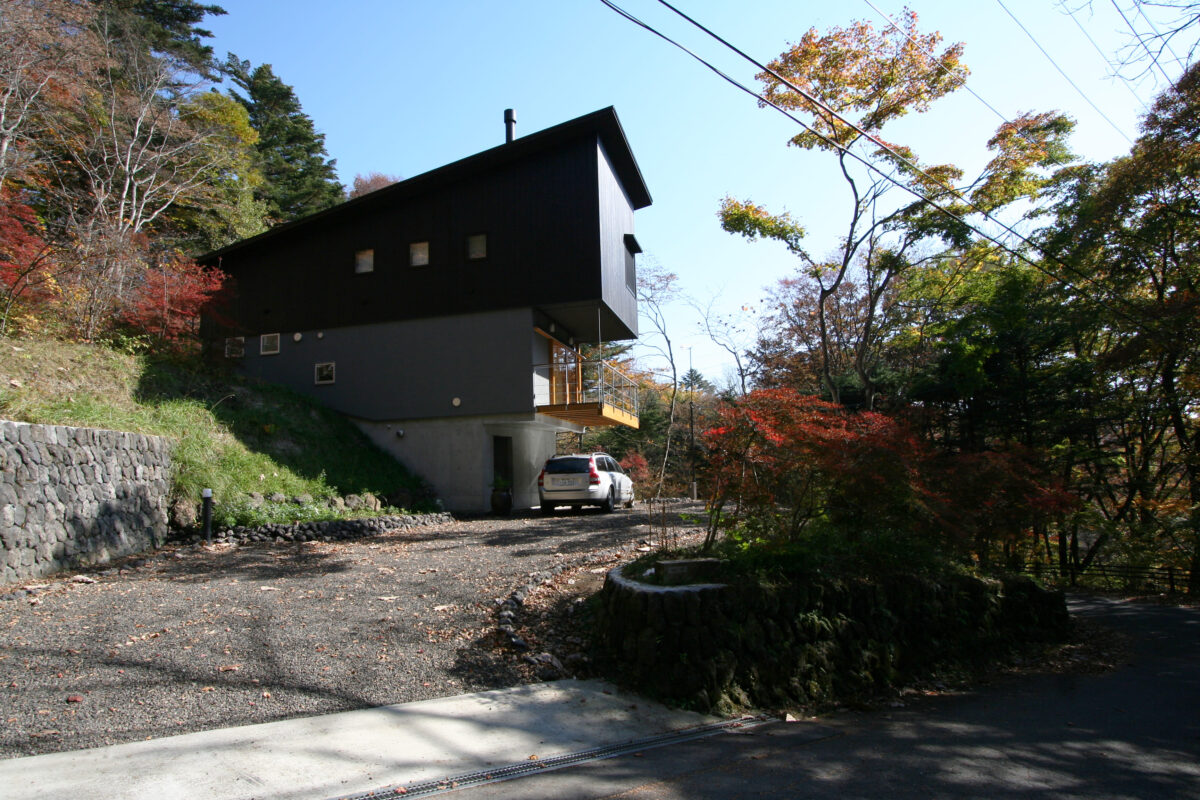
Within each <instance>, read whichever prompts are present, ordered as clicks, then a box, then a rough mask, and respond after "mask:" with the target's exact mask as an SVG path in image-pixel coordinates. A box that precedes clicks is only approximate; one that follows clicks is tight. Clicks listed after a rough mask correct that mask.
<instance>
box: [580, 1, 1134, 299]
mask: <svg viewBox="0 0 1200 800" xmlns="http://www.w3.org/2000/svg"><path fill="white" fill-rule="evenodd" d="M658 1H659V3H661V4H662V5H664V6H666V7H667V8H669V9H671V10H672V11H674V12H675V13H676V14H678V15H679V16H681V17H683V18H684V19H685V20H687V21H688V22H690V23H691V24H692V25H694V26H696V27H697V28H699V29H700V30H702V31H704V32H705V33H707V34H708V35H709V36H711V37H713V38H714V39H716V40H717V41H718V42H720V43H721V44H723V45H724V46H725V47H727V48H729V49H730V50H732V51H733V52H735V53H737V54H738V55H740V56H742V57H743V58H744V59H746V60H747V61H749V62H750V63H752V64H754V65H755V66H757V67H758V68H760V69H762V70H764V71H766V72H768V73H770V74H771V75H772V76H774V77H775V78H776V79H777V80H779V81H781V82H782V83H784V84H785V85H787V86H789V87H791V88H792V89H793V90H795V91H796V92H798V93H799V94H800V95H801V96H802V97H806V99H809V102H811V103H813V104H814V105H816V106H817V107H818V108H821V109H822V110H823V111H825V112H827V113H828V114H830V115H832V116H834V117H836V118H838V119H839V120H841V121H843V122H844V123H845V124H847V125H848V126H849V127H851V128H852V129H853V130H855V131H857V132H858V133H860V134H861V135H863V136H866V137H867V138H869V139H871V141H873V142H876V143H877V144H880V146H881V147H884V148H885V149H888V148H887V146H886V144H881V143H880V142H879V140H878V139H876V138H875V137H872V136H870V134H868V133H866V132H865V131H863V130H862V129H861V128H859V127H858V126H857V125H855V124H854V123H852V122H850V121H848V120H845V118H843V117H841V115H840V114H838V113H837V112H836V111H834V110H833V109H831V108H829V107H828V106H826V105H824V104H823V103H821V102H820V101H819V100H817V99H816V98H809V97H807V93H805V92H803V91H802V90H801V89H799V88H798V87H796V86H794V85H793V84H792V83H791V82H790V81H788V80H786V79H785V78H783V77H782V76H780V75H778V73H776V72H775V71H774V70H771V69H769V68H768V67H766V66H764V65H762V64H760V63H759V62H758V61H756V60H755V59H754V58H752V57H751V56H749V55H747V54H746V53H745V52H743V51H742V50H740V49H738V48H737V47H736V46H734V45H733V44H731V43H729V42H728V41H726V40H725V39H724V38H722V37H721V36H719V35H718V34H716V33H714V32H713V31H711V30H709V29H708V28H706V27H705V26H704V25H701V24H700V23H699V22H697V21H696V20H694V19H692V18H691V17H689V16H688V15H687V14H684V13H683V12H682V11H680V10H679V9H677V8H675V7H674V6H672V5H671V4H670V3H668V2H666V0H658ZM600 2H601V3H603V4H604V5H605V6H607V7H608V8H609V9H611V10H612V11H615V12H616V13H617V14H619V15H620V16H622V17H624V18H625V19H627V20H629V21H630V22H632V23H633V24H635V25H637V26H639V27H641V28H643V29H644V30H646V31H648V32H649V33H652V34H654V35H655V36H657V37H659V38H660V39H662V40H663V41H665V42H667V43H668V44H670V45H672V46H673V47H676V48H678V49H679V50H682V51H683V52H684V53H687V54H688V55H689V56H691V57H692V58H693V59H695V60H696V61H697V62H699V63H700V64H702V65H704V66H705V67H707V68H708V69H709V70H710V71H712V72H713V73H714V74H716V75H717V76H719V77H720V78H721V79H722V80H724V81H726V82H727V83H729V84H730V85H732V86H733V87H735V88H736V89H738V90H740V91H742V92H744V93H746V94H748V95H750V96H751V97H754V98H756V99H757V100H758V101H759V102H760V103H761V104H763V105H766V106H770V107H771V108H773V109H775V110H776V111H778V112H779V113H781V114H783V115H784V116H785V117H787V118H788V119H790V120H792V121H793V122H795V123H796V124H797V125H799V126H800V127H802V128H803V129H804V130H806V131H808V132H810V133H812V134H813V135H814V136H816V137H817V138H819V139H821V140H822V141H823V142H825V143H826V144H828V145H830V146H831V147H834V148H835V149H837V150H839V151H840V152H842V153H844V154H846V155H847V156H849V157H851V158H853V159H854V160H856V161H858V162H859V163H860V164H862V165H863V166H865V167H866V168H867V169H869V170H871V171H872V172H874V173H876V174H877V175H879V176H880V177H882V178H883V179H884V180H886V181H888V182H889V183H891V184H893V185H894V186H897V187H899V188H900V189H902V190H904V191H905V192H908V193H909V194H911V195H913V196H914V197H916V198H918V199H919V200H922V201H923V202H925V203H928V204H929V205H930V206H932V207H933V208H935V209H937V210H938V211H940V212H941V213H943V214H945V215H946V216H947V217H949V218H950V219H953V220H955V221H956V222H959V223H961V224H962V225H963V226H964V227H966V228H967V229H968V230H970V231H972V232H973V233H976V234H978V235H979V236H981V237H983V238H984V239H986V240H988V241H989V242H991V243H992V244H995V245H996V246H998V247H999V248H1000V249H1002V250H1004V251H1005V252H1007V253H1009V254H1010V255H1012V256H1014V257H1016V258H1017V259H1019V260H1021V261H1023V262H1025V263H1026V264H1028V265H1029V266H1030V267H1033V269H1035V270H1037V271H1038V272H1040V273H1042V274H1043V275H1045V276H1046V277H1048V278H1050V279H1051V280H1054V281H1056V282H1058V283H1061V284H1063V285H1064V286H1067V287H1071V288H1075V289H1078V288H1079V287H1077V286H1075V284H1073V283H1072V282H1071V281H1068V280H1067V279H1066V278H1064V277H1062V276H1060V275H1057V274H1055V273H1053V272H1051V271H1050V270H1048V269H1046V268H1045V267H1043V266H1042V265H1041V264H1038V263H1037V262H1035V261H1033V260H1032V259H1030V258H1028V257H1027V256H1026V255H1025V254H1024V253H1021V252H1020V251H1018V250H1014V249H1013V248H1011V247H1009V246H1008V245H1007V244H1005V243H1004V242H1002V241H1000V240H999V239H997V238H996V237H994V236H992V235H991V234H988V233H986V232H985V231H983V230H981V229H979V228H978V227H976V226H975V225H972V224H971V223H970V222H967V221H966V220H965V219H963V218H962V217H960V216H958V215H957V214H955V213H954V212H953V211H951V210H950V209H948V208H946V207H945V206H943V205H941V204H939V203H938V202H936V201H935V200H933V199H932V198H930V197H928V196H926V195H924V194H922V193H921V192H918V191H917V190H916V189H913V188H912V187H911V186H909V185H907V184H905V183H902V182H900V181H899V180H897V179H896V178H895V177H893V176H892V175H889V174H887V173H885V172H883V171H882V170H881V169H879V167H878V166H876V165H875V164H873V163H871V162H869V161H867V160H866V159H864V158H863V157H862V156H859V155H858V154H857V153H855V152H853V151H852V150H850V148H849V147H848V146H846V145H843V144H841V143H840V142H837V141H835V140H833V139H830V138H829V137H827V136H825V135H824V134H823V133H821V132H820V131H818V130H816V129H814V128H813V127H812V126H810V125H809V124H808V123H806V122H804V121H803V120H802V119H800V118H799V117H797V116H795V115H794V114H792V113H791V112H789V111H788V110H787V109H784V108H783V107H781V106H779V105H778V104H776V103H774V102H772V101H771V100H769V99H767V98H766V97H765V96H763V95H761V94H759V93H758V92H755V91H754V90H753V89H750V88H749V87H747V86H745V85H743V84H742V83H740V82H739V81H737V80H736V79H734V78H732V77H730V76H729V75H727V74H726V73H724V72H722V71H721V70H720V69H719V68H717V67H716V66H715V65H713V64H712V63H710V62H709V61H707V60H705V59H704V58H702V57H701V56H699V55H697V54H696V53H695V52H693V51H692V50H690V49H688V48H687V47H685V46H684V45H682V44H680V43H679V42H677V41H675V40H674V39H672V38H671V37H669V36H667V35H666V34H665V33H662V32H661V31H659V30H657V29H656V28H654V27H653V26H651V25H649V24H647V23H645V22H643V21H642V20H640V19H638V18H637V17H635V16H633V15H632V14H630V13H629V12H627V11H625V10H624V9H623V8H621V7H620V6H618V5H616V3H614V2H613V0H600ZM889 152H892V151H890V149H889ZM906 163H908V162H907V161H906ZM913 169H915V170H916V171H918V172H920V173H921V174H922V175H925V177H927V178H929V179H930V180H931V181H932V182H935V183H937V184H938V185H941V186H943V187H945V184H944V183H942V182H941V181H940V180H937V179H935V178H933V177H932V176H929V175H928V174H926V173H925V172H924V171H923V170H921V169H920V168H919V167H913ZM950 191H951V193H952V194H954V195H955V196H958V197H960V198H961V195H959V194H958V192H957V191H956V190H954V189H950ZM962 199H964V200H966V198H962ZM966 202H968V204H970V201H966ZM972 207H973V208H976V210H978V211H980V213H982V214H983V215H984V216H985V217H987V218H988V219H989V220H992V221H993V222H996V223H997V224H998V225H999V226H1000V227H1002V228H1004V230H1006V231H1007V232H1008V233H1010V234H1012V235H1013V236H1015V237H1016V238H1018V239H1020V240H1021V241H1022V242H1024V243H1025V244H1027V245H1029V246H1030V247H1031V248H1032V249H1034V250H1036V251H1037V252H1038V253H1040V254H1041V255H1042V256H1043V257H1044V258H1046V259H1047V260H1050V261H1052V262H1054V263H1056V264H1058V265H1059V266H1061V267H1062V268H1063V269H1064V270H1066V271H1067V272H1071V273H1074V274H1075V275H1076V276H1077V277H1078V278H1080V279H1081V280H1082V281H1084V282H1085V283H1090V284H1092V285H1094V286H1096V287H1097V288H1099V289H1101V290H1102V291H1105V287H1104V286H1102V285H1101V284H1099V283H1098V282H1097V281H1096V280H1095V279H1093V278H1091V277H1090V276H1088V275H1084V274H1082V273H1080V272H1079V271H1078V270H1075V269H1074V268H1072V267H1071V266H1070V265H1068V264H1066V263H1065V262H1063V261H1062V260H1061V259H1059V258H1057V257H1055V256H1052V255H1050V254H1048V253H1046V252H1045V251H1044V250H1043V249H1042V248H1041V247H1040V246H1039V245H1038V244H1037V243H1035V242H1033V241H1031V240H1029V239H1028V238H1026V237H1025V236H1023V235H1021V234H1020V233H1018V232H1016V231H1014V230H1013V229H1012V228H1010V227H1009V226H1007V225H1005V224H1004V223H1003V222H1000V221H999V220H996V219H995V218H994V217H992V216H991V215H990V214H988V213H987V212H986V211H983V210H982V209H978V208H977V207H976V206H974V205H973V204H972ZM1109 294H1111V292H1109ZM1116 299H1117V301H1118V302H1120V298H1116ZM1113 310H1114V311H1116V312H1117V313H1118V314H1120V315H1121V316H1124V317H1127V318H1128V319H1129V320H1131V321H1133V322H1136V321H1137V320H1136V318H1134V317H1133V316H1132V315H1129V314H1126V313H1124V312H1123V311H1121V310H1119V309H1116V308H1114V309H1113Z"/></svg>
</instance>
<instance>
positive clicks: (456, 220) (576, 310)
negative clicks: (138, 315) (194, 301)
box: [201, 108, 651, 511]
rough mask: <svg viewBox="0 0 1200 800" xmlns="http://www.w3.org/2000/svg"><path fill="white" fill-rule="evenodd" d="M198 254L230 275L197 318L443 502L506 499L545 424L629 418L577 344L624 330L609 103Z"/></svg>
mask: <svg viewBox="0 0 1200 800" xmlns="http://www.w3.org/2000/svg"><path fill="white" fill-rule="evenodd" d="M505 121H506V123H507V133H508V136H507V139H508V141H507V142H506V143H505V144H503V145H500V146H498V147H495V148H493V149H491V150H487V151H484V152H482V153H479V154H477V155H474V156H471V157H469V158H465V159H463V160H461V161H457V162H455V163H453V164H449V165H447V166H444V167H441V168H439V169H435V170H433V171H432V172H427V173H425V174H423V175H419V176H417V177H415V178H410V179H408V180H405V181H402V182H400V183H396V184H393V185H391V186H388V187H386V188H384V189H380V190H378V191H375V192H372V193H370V194H368V195H364V196H362V197H359V198H356V199H354V200H351V201H349V202H346V203H344V204H342V205H339V206H336V207H334V208H331V209H328V210H326V211H323V212H321V213H319V214H314V215H312V216H309V217H306V218H304V219H301V220H297V221H295V222H291V223H288V224H285V225H281V226H279V227H277V228H273V229H272V230H270V231H268V232H266V233H263V234H261V235H259V236H256V237H254V238H251V239H247V240H244V241H242V242H238V243H237V244H234V245H231V246H229V247H226V248H224V249H222V250H219V251H216V252H214V253H211V254H209V255H207V256H204V257H203V258H202V259H201V260H202V262H204V263H206V264H211V265H214V266H219V267H220V268H221V269H222V270H224V271H225V272H226V273H228V274H229V275H230V276H231V278H232V281H231V283H232V287H233V292H232V298H231V301H230V305H229V307H228V308H227V309H225V316H226V317H227V318H228V319H227V320H226V321H224V322H218V321H217V320H215V319H206V320H205V323H204V326H205V327H204V330H205V335H206V338H207V339H208V341H209V342H210V344H211V345H213V346H216V347H217V348H219V349H220V351H221V352H223V353H224V355H225V356H226V357H227V358H230V359H236V360H237V361H238V363H239V368H240V369H241V370H242V371H244V372H245V373H246V374H248V375H251V376H255V377H258V378H262V379H264V380H267V381H271V382H275V383H280V384H284V385H287V386H289V387H291V388H293V389H295V390H298V391H300V392H303V393H305V394H308V395H311V396H312V397H314V398H316V399H318V400H319V401H321V402H322V403H324V404H326V405H328V406H330V407H331V408H334V409H336V410H338V411H340V412H342V413H344V414H346V415H347V416H349V417H350V418H351V419H353V420H354V421H355V422H356V423H357V424H358V425H359V426H360V427H361V428H362V429H363V430H364V431H366V432H367V434H368V435H369V436H370V437H371V438H372V439H373V440H374V441H375V442H377V443H378V444H379V445H380V446H382V447H383V448H384V449H386V450H387V451H389V452H391V453H393V454H394V455H395V456H396V457H397V458H398V459H400V460H401V461H403V462H404V463H405V464H407V465H408V466H409V467H411V468H412V469H414V470H416V471H417V472H418V473H420V474H422V475H423V476H425V478H427V479H428V480H429V481H430V482H431V483H432V484H433V485H434V486H435V487H436V489H437V490H438V493H439V496H440V497H441V498H442V500H443V502H444V503H445V505H446V506H447V507H448V508H450V509H454V510H464V511H472V510H483V509H485V508H487V507H488V504H489V497H490V493H491V487H492V485H493V482H494V481H496V480H497V479H499V480H501V481H504V482H507V483H510V484H511V486H512V488H513V494H514V501H515V505H516V507H518V508H521V507H530V506H535V505H537V503H538V496H537V477H538V473H539V472H540V469H541V466H542V463H543V462H544V461H545V459H546V458H547V457H548V456H551V455H553V454H554V451H555V440H556V434H557V433H558V432H560V431H576V432H578V431H581V430H582V429H583V427H584V426H596V425H630V426H634V427H636V426H637V424H638V418H637V399H636V398H637V395H636V392H635V390H634V386H633V384H632V382H631V381H630V380H629V379H628V378H627V377H625V376H624V375H623V374H622V373H621V372H620V371H619V370H617V369H615V368H614V367H613V366H612V365H610V364H607V363H604V362H586V361H584V359H583V358H582V357H581V356H580V354H579V351H578V349H577V348H578V347H579V345H581V344H585V343H586V344H594V343H599V342H608V341H619V340H627V339H634V338H636V337H637V296H636V262H635V256H636V254H637V253H639V252H640V251H641V249H640V247H639V246H638V243H637V240H636V239H635V238H634V235H633V233H634V230H633V216H634V211H635V210H636V209H639V208H644V207H646V206H648V205H650V202H651V200H650V193H649V191H648V190H647V188H646V184H645V182H644V181H643V179H642V175H641V172H640V170H639V169H638V165H637V162H636V161H635V160H634V157H633V153H632V152H631V151H630V148H629V143H628V142H627V141H626V139H625V134H624V131H623V130H622V129H621V123H620V121H619V120H618V118H617V114H616V112H615V111H614V110H613V109H612V108H606V109H603V110H601V111H596V112H594V113H592V114H588V115H586V116H583V117H579V118H578V119H574V120H571V121H570V122H565V123H563V124H561V125H557V126H555V127H553V128H549V129H547V130H543V131H540V132H538V133H534V134H531V135H529V136H523V137H520V138H513V135H512V133H513V128H512V124H513V121H514V120H513V115H512V114H511V112H506V117H505Z"/></svg>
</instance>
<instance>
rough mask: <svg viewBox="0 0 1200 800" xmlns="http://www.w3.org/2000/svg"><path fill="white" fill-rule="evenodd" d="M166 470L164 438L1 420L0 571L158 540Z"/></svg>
mask: <svg viewBox="0 0 1200 800" xmlns="http://www.w3.org/2000/svg"><path fill="white" fill-rule="evenodd" d="M170 471H171V443H170V442H169V440H167V439H163V438H160V437H156V436H145V435H142V434H140V433H122V432H119V431H105V430H95V429H91V428H72V427H67V426H63V425H31V424H29V423H25V422H11V421H9V420H0V540H2V541H3V550H0V581H2V582H5V583H9V582H13V581H19V580H25V579H28V578H32V577H37V576H40V575H46V574H49V573H51V572H55V571H58V570H61V569H65V568H68V567H73V566H81V565H89V564H98V563H104V562H107V561H109V560H111V559H113V558H117V557H119V556H124V555H129V554H131V553H137V552H141V551H143V550H147V549H150V548H153V547H155V546H157V545H158V544H159V543H161V542H162V541H163V539H164V538H165V537H166V534H167V495H168V493H169V492H170V486H171V484H170Z"/></svg>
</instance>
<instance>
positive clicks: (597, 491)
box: [538, 453, 633, 514]
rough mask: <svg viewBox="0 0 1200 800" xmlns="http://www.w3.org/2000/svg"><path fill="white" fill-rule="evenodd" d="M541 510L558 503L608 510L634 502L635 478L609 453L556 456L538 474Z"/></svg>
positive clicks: (574, 506) (560, 504) (547, 510)
mask: <svg viewBox="0 0 1200 800" xmlns="http://www.w3.org/2000/svg"><path fill="white" fill-rule="evenodd" d="M538 497H539V498H540V499H541V501H542V513H543V514H552V513H554V508H555V506H572V507H573V508H580V507H582V506H599V507H600V508H601V509H603V510H604V511H605V512H609V511H612V510H613V509H614V508H616V507H617V504H621V505H624V506H626V507H629V506H632V505H633V481H632V480H630V478H629V476H628V475H626V474H625V471H624V470H622V469H621V465H620V464H618V463H617V460H616V459H615V458H613V457H612V456H610V455H608V454H607V453H591V454H590V455H570V456H554V457H553V458H551V459H549V460H548V461H546V466H545V467H543V468H542V474H541V475H539V476H538Z"/></svg>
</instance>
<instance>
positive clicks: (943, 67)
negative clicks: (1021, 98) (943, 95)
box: [863, 0, 1012, 124]
mask: <svg viewBox="0 0 1200 800" xmlns="http://www.w3.org/2000/svg"><path fill="white" fill-rule="evenodd" d="M863 2H864V3H866V4H867V5H869V6H870V7H871V8H872V9H874V10H875V13H876V14H878V15H879V16H881V17H883V18H884V20H885V21H886V22H887V24H888V25H891V26H892V27H893V28H894V29H895V30H896V32H897V33H899V34H901V35H902V36H904V38H906V39H908V40H909V41H910V42H912V43H913V44H914V45H916V46H917V47H918V48H920V50H921V52H922V53H924V54H925V55H926V56H928V57H929V59H930V60H931V61H933V62H934V63H935V64H937V65H938V67H939V68H940V69H941V70H942V72H944V73H946V74H947V75H953V76H955V77H958V85H959V86H961V87H962V88H964V89H966V90H967V91H968V92H969V93H970V94H971V96H972V97H974V98H975V99H976V100H978V101H979V102H981V103H983V104H984V105H985V106H987V107H988V108H989V109H990V110H991V112H992V113H993V114H995V115H996V116H997V117H999V118H1000V119H1001V120H1003V121H1004V122H1007V123H1009V124H1012V120H1010V119H1009V118H1008V117H1006V116H1004V114H1002V113H1001V112H1000V111H998V110H997V109H996V107H995V106H993V105H992V104H991V103H989V102H988V101H987V100H985V99H984V98H983V97H981V96H980V95H979V94H978V93H976V91H975V90H974V89H972V88H971V87H970V86H968V85H967V76H966V75H964V74H963V73H962V72H961V71H954V70H951V69H950V68H949V67H947V66H946V65H945V64H943V63H942V62H941V60H940V59H938V57H937V55H936V54H934V53H932V52H930V51H929V50H926V49H925V47H924V46H923V45H922V44H921V43H920V42H919V41H917V40H916V39H914V38H913V36H912V34H910V33H909V32H908V31H906V30H904V29H903V28H901V27H900V26H899V25H897V24H896V22H895V20H893V19H892V18H891V17H890V16H888V15H887V14H886V13H884V12H883V11H881V10H880V9H879V7H878V6H876V5H875V4H874V3H872V2H871V0H863Z"/></svg>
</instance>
